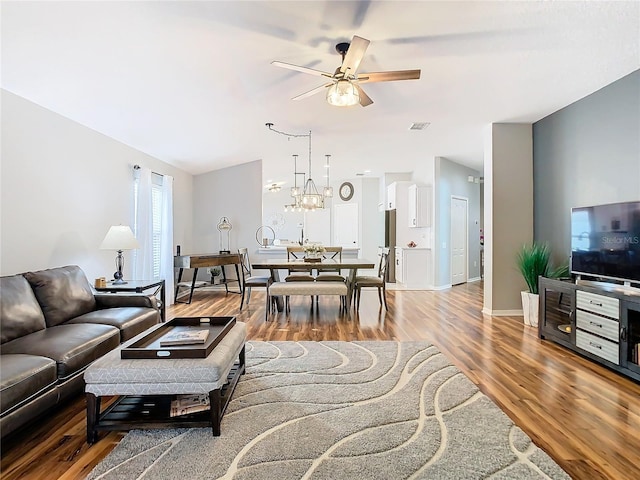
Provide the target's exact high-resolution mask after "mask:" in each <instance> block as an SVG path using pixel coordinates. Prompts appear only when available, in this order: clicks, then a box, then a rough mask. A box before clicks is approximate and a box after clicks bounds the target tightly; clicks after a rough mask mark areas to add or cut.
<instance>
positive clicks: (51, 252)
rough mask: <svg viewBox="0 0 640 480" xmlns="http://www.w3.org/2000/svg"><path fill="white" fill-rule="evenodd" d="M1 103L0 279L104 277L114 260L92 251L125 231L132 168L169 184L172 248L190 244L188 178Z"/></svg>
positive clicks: (36, 110) (50, 118)
mask: <svg viewBox="0 0 640 480" xmlns="http://www.w3.org/2000/svg"><path fill="white" fill-rule="evenodd" d="M1 101H2V126H1V135H2V147H1V148H2V149H1V151H2V156H1V164H0V177H1V180H0V186H1V192H0V199H1V203H0V209H1V210H0V220H1V222H0V225H1V230H2V231H1V234H0V274H2V275H11V274H15V273H21V272H24V271H28V270H40V269H44V268H52V267H59V266H63V265H69V264H76V265H79V266H80V267H81V268H82V269H83V270H84V271H85V273H86V275H87V277H88V278H89V281H92V280H93V279H94V278H96V277H99V276H106V277H111V276H112V275H113V272H114V270H115V266H114V262H115V255H116V254H115V252H112V251H106V250H99V249H98V247H99V245H100V243H101V242H102V240H103V238H104V236H105V234H106V233H107V230H108V229H109V227H110V226H111V225H118V224H127V225H129V224H131V219H132V212H133V174H132V167H133V165H135V164H139V165H141V166H145V167H148V168H150V169H151V170H153V171H155V172H158V173H161V174H166V175H171V176H173V177H174V242H175V244H182V245H185V246H188V245H189V244H190V243H191V229H192V223H191V214H190V212H191V210H192V201H191V198H192V176H191V175H190V174H188V173H186V172H183V171H182V170H179V169H177V168H175V167H172V166H171V165H168V164H166V163H164V162H162V161H160V160H158V159H155V158H153V157H150V156H149V155H146V154H144V153H142V152H140V151H138V150H134V149H133V148H131V147H128V146H127V145H124V144H122V143H119V142H117V141H115V140H113V139H111V138H109V137H106V136H105V135H102V134H100V133H98V132H96V131H94V130H91V129H90V128H87V127H84V126H82V125H80V124H78V123H76V122H74V121H72V120H69V119H68V118H65V117H63V116H61V115H58V114H56V113H53V112H51V111H50V110H47V109H45V108H42V107H40V106H38V105H36V104H34V103H32V102H29V101H27V100H25V99H23V98H21V97H19V96H17V95H14V94H12V93H10V92H7V91H5V90H2V91H1ZM125 261H126V263H125V278H127V277H129V278H130V273H131V264H132V262H131V252H125Z"/></svg>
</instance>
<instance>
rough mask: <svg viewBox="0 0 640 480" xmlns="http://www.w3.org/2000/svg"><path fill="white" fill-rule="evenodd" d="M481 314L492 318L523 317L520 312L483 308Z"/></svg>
mask: <svg viewBox="0 0 640 480" xmlns="http://www.w3.org/2000/svg"><path fill="white" fill-rule="evenodd" d="M482 313H483V314H484V315H490V316H492V317H522V316H523V315H524V313H523V312H522V310H491V309H488V308H483V309H482Z"/></svg>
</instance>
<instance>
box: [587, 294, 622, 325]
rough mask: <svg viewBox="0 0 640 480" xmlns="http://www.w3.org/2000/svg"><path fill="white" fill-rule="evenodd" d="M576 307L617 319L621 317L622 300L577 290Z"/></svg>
mask: <svg viewBox="0 0 640 480" xmlns="http://www.w3.org/2000/svg"><path fill="white" fill-rule="evenodd" d="M576 307H577V308H580V309H582V310H588V311H590V312H593V313H597V314H598V315H606V316H607V317H611V318H615V319H616V320H617V319H619V318H620V301H619V300H618V299H617V298H613V297H605V296H603V295H597V294H595V293H590V292H583V291H581V290H578V291H577V292H576Z"/></svg>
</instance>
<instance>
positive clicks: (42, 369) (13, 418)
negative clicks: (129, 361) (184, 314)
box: [0, 265, 160, 438]
mask: <svg viewBox="0 0 640 480" xmlns="http://www.w3.org/2000/svg"><path fill="white" fill-rule="evenodd" d="M159 321H160V312H159V309H158V305H157V301H156V298H155V297H154V296H148V295H124V294H97V293H95V292H94V290H93V289H92V288H91V285H90V284H89V282H88V281H87V277H86V276H85V274H84V272H83V271H82V270H81V269H80V268H79V267H78V266H75V265H71V266H66V267H60V268H53V269H49V270H41V271H37V272H27V273H23V274H19V275H12V276H6V277H0V377H1V387H0V407H1V408H0V410H1V411H0V434H1V437H3V438H4V437H5V436H6V435H8V434H10V433H11V432H13V431H15V430H16V429H17V428H19V427H21V426H22V425H24V424H26V423H27V422H29V421H31V420H33V419H34V418H36V417H38V416H39V415H41V414H42V413H44V412H45V411H47V410H49V409H50V408H51V407H54V406H55V405H57V404H59V403H61V402H62V401H64V400H65V399H66V398H68V397H69V396H71V395H74V394H76V393H78V392H80V391H82V390H83V389H84V380H83V372H84V370H85V369H86V367H87V366H88V365H89V364H90V363H91V362H93V361H94V360H96V359H97V358H99V357H101V356H102V355H104V354H105V353H107V352H109V351H110V350H112V349H114V348H116V347H118V345H120V343H121V342H123V341H125V340H128V339H129V338H132V337H134V336H135V335H137V334H138V333H140V332H142V331H144V330H146V329H148V328H149V327H151V326H153V325H155V324H157V323H158V322H159Z"/></svg>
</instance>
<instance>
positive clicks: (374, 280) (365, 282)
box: [354, 247, 389, 310]
mask: <svg viewBox="0 0 640 480" xmlns="http://www.w3.org/2000/svg"><path fill="white" fill-rule="evenodd" d="M388 266H389V248H386V247H385V248H383V249H382V252H381V253H380V264H379V265H378V276H377V277H374V276H361V277H359V276H356V279H355V282H354V295H355V305H356V310H360V294H361V293H362V292H361V290H362V289H363V288H366V287H375V288H377V289H378V298H379V299H380V307H382V303H383V301H384V308H385V310H389V308H388V307H387V290H386V288H385V277H386V275H387V268H388Z"/></svg>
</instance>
